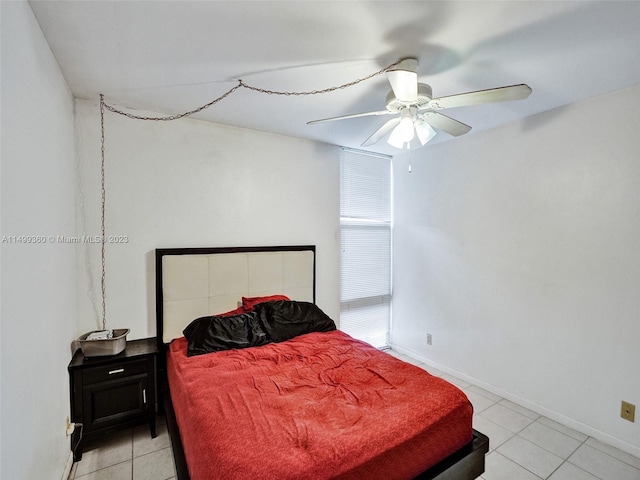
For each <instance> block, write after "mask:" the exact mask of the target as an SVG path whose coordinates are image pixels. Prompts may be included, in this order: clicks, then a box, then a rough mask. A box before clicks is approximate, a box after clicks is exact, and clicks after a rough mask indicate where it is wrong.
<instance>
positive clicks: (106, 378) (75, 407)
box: [68, 338, 158, 462]
mask: <svg viewBox="0 0 640 480" xmlns="http://www.w3.org/2000/svg"><path fill="white" fill-rule="evenodd" d="M156 342H157V340H156V338H145V339H142V340H132V341H129V342H127V346H126V348H125V349H124V350H123V351H122V352H120V353H119V354H117V355H111V356H104V357H91V358H85V357H84V355H83V354H82V352H81V351H80V350H78V351H76V352H75V354H74V355H73V358H72V359H71V362H70V363H69V367H68V369H69V385H70V389H71V392H70V393H71V395H70V397H71V422H73V423H81V424H82V432H81V431H80V428H76V430H75V432H74V433H73V435H72V437H71V447H72V448H73V447H75V446H76V443H78V445H77V447H76V448H75V451H74V455H73V460H74V461H76V462H77V461H80V460H81V459H82V448H83V445H84V443H85V442H86V441H89V440H94V439H98V438H101V437H103V436H104V435H106V434H107V433H111V432H114V431H116V430H119V429H121V428H126V427H132V426H134V425H138V424H140V423H147V422H148V423H149V429H150V431H151V437H152V438H155V436H156V361H157V355H158V345H157V343H156Z"/></svg>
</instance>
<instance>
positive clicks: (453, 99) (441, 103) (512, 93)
mask: <svg viewBox="0 0 640 480" xmlns="http://www.w3.org/2000/svg"><path fill="white" fill-rule="evenodd" d="M531 91H532V90H531V87H530V86H529V85H526V84H524V83H521V84H520V85H511V86H509V87H499V88H490V89H488V90H478V91H477V92H468V93H460V94H458V95H450V96H448V97H440V98H434V99H433V100H431V101H430V102H429V103H428V104H427V105H425V106H424V107H423V108H432V109H434V110H442V109H444V108H456V107H466V106H468V105H480V104H482V103H494V102H507V101H510V100H522V99H524V98H527V97H528V96H529V95H531Z"/></svg>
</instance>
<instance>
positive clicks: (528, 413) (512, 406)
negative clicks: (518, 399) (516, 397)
mask: <svg viewBox="0 0 640 480" xmlns="http://www.w3.org/2000/svg"><path fill="white" fill-rule="evenodd" d="M500 405H502V406H504V407H507V408H510V409H511V410H513V411H514V412H518V413H519V414H521V415H524V416H525V417H528V418H530V419H532V420H536V419H537V418H538V417H539V416H540V414H539V413H536V412H533V411H531V410H529V409H528V408H524V407H522V406H520V405H518V404H517V403H513V402H512V401H511V400H505V399H502V400H500Z"/></svg>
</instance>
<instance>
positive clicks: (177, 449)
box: [156, 245, 489, 480]
mask: <svg viewBox="0 0 640 480" xmlns="http://www.w3.org/2000/svg"><path fill="white" fill-rule="evenodd" d="M302 250H312V251H313V252H314V253H315V246H313V245H305V246H287V247H230V248H216V247H212V248H162V249H156V328H157V330H156V335H157V340H158V349H159V352H160V355H159V359H158V360H159V361H158V388H159V390H160V392H159V395H158V398H159V405H158V408H159V410H160V412H164V415H165V417H166V421H167V430H168V431H169V436H170V438H171V447H172V450H173V458H174V462H175V467H176V474H177V478H178V480H190V476H189V469H188V467H187V461H186V458H185V456H184V450H183V448H182V440H181V437H180V429H179V428H178V423H177V421H176V416H175V412H174V410H173V403H172V401H171V394H170V392H169V385H168V382H167V372H166V352H167V348H168V344H165V343H164V342H163V339H162V333H163V313H162V305H163V296H162V257H163V256H165V255H198V254H203V255H205V254H211V253H234V252H265V251H269V252H273V251H302ZM314 258H315V255H314ZM313 270H314V271H313V292H314V293H313V294H314V302H315V290H316V288H315V287H316V275H315V260H314V267H313ZM488 451H489V438H488V437H487V436H486V435H484V434H482V433H480V432H478V431H476V430H473V439H472V440H471V442H469V443H468V444H467V445H465V446H464V447H462V448H461V449H460V450H458V451H457V452H455V453H453V454H452V455H450V456H448V457H447V458H445V459H444V460H442V461H441V462H439V463H437V464H436V465H434V466H433V467H431V468H430V469H428V470H427V471H425V472H423V473H421V474H420V475H418V476H417V477H416V478H415V479H414V480H474V479H476V478H478V477H479V476H480V475H482V474H483V473H484V470H485V455H486V453H487V452H488Z"/></svg>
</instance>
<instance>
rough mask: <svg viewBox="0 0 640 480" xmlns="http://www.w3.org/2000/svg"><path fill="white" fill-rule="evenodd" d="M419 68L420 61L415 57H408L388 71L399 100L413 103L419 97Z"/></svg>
mask: <svg viewBox="0 0 640 480" xmlns="http://www.w3.org/2000/svg"><path fill="white" fill-rule="evenodd" d="M417 69H418V61H417V60H416V59H415V58H407V59H405V60H403V61H402V62H400V63H399V64H398V65H397V66H395V67H394V68H393V69H391V70H389V71H387V78H388V79H389V83H390V84H391V90H393V94H394V95H395V97H396V99H397V100H399V101H401V102H407V103H413V102H415V101H416V100H417V99H418V74H417V73H416V71H417Z"/></svg>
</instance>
